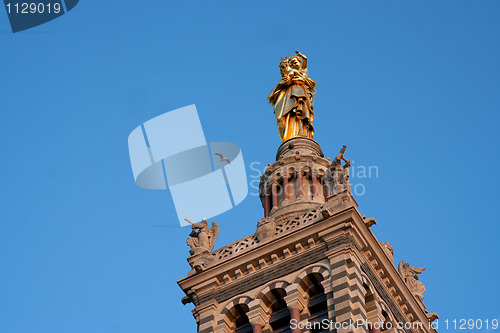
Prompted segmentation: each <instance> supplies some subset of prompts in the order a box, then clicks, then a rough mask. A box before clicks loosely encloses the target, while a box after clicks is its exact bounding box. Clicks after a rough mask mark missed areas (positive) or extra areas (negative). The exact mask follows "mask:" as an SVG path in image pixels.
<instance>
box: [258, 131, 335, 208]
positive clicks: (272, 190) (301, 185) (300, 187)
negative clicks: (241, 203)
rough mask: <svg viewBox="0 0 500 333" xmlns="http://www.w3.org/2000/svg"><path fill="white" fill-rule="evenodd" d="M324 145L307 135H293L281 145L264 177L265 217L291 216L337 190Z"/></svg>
mask: <svg viewBox="0 0 500 333" xmlns="http://www.w3.org/2000/svg"><path fill="white" fill-rule="evenodd" d="M323 156H324V155H323V152H322V151H321V147H320V145H319V144H318V143H317V142H316V141H314V140H312V139H307V138H293V139H290V140H288V141H285V142H283V143H282V144H281V146H279V148H278V151H277V153H276V162H274V163H273V164H270V165H269V167H268V168H267V169H266V171H265V172H264V174H263V175H262V176H261V180H260V184H259V195H260V199H261V202H262V207H263V208H264V217H271V216H273V217H277V216H282V215H284V214H286V215H291V214H293V213H295V212H299V211H304V209H306V208H311V207H316V206H320V205H321V204H323V203H324V202H325V200H326V199H327V198H328V196H330V195H331V194H332V193H333V181H332V180H333V178H332V177H331V175H330V166H331V164H332V163H331V161H330V159H325V158H324V157H323Z"/></svg>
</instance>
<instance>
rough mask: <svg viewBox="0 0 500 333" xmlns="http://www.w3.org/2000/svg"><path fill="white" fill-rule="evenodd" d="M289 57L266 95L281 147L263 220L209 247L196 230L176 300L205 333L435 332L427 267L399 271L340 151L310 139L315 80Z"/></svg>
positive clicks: (262, 188) (210, 233) (265, 187)
mask: <svg viewBox="0 0 500 333" xmlns="http://www.w3.org/2000/svg"><path fill="white" fill-rule="evenodd" d="M296 54H297V55H295V56H293V57H290V58H284V59H283V58H282V61H281V64H280V71H281V75H282V79H281V80H280V81H279V83H278V84H277V85H276V87H275V88H274V89H273V90H272V91H271V94H270V96H269V101H270V103H271V104H272V105H274V112H275V115H276V120H277V125H278V132H279V134H280V137H281V138H282V140H283V142H282V144H281V145H280V146H279V148H278V151H277V154H276V161H275V162H274V163H272V164H270V165H269V166H268V168H267V169H266V170H265V172H264V173H263V175H262V176H261V181H260V185H259V193H260V199H261V201H262V206H263V208H264V217H263V218H262V220H261V221H259V222H258V223H257V230H256V232H255V233H254V234H252V235H249V236H247V237H244V238H242V239H240V240H237V241H235V242H234V243H231V244H228V245H225V246H223V247H221V248H219V249H216V250H213V245H214V242H215V239H216V238H217V234H218V227H217V225H216V224H215V223H212V227H211V228H209V227H208V223H207V222H206V221H202V223H199V224H193V232H192V233H191V235H190V236H191V237H190V238H189V241H188V244H189V245H190V246H191V251H190V254H191V256H190V257H189V258H188V262H189V264H190V265H191V267H192V268H193V269H192V270H191V271H190V272H189V273H188V275H187V276H186V277H184V278H182V279H180V280H179V281H178V284H179V286H180V287H181V288H182V290H183V291H184V292H185V293H186V296H185V297H184V298H183V299H182V301H183V303H185V304H186V303H193V304H194V306H195V307H194V310H193V314H194V317H195V319H196V322H197V324H198V332H203V333H208V332H221V333H222V332H293V333H297V332H339V333H344V332H363V333H364V332H373V333H380V332H408V333H410V332H436V330H435V329H434V328H433V326H432V325H431V322H432V321H433V320H434V319H436V318H437V315H436V313H429V311H428V310H427V308H426V307H425V305H424V303H423V302H422V299H423V296H422V293H423V292H424V291H425V287H424V285H423V284H422V282H420V281H419V280H418V274H420V273H422V271H423V270H424V269H425V268H424V267H412V266H410V264H408V263H403V262H400V263H399V265H398V268H399V269H398V268H396V266H395V264H394V258H393V249H392V246H391V245H390V244H389V243H387V242H379V240H377V238H376V237H375V235H374V234H373V232H372V231H371V229H370V227H371V226H372V225H374V224H376V221H375V219H374V218H365V216H364V215H362V214H361V213H360V212H359V211H358V209H357V206H358V205H357V203H356V200H355V199H354V197H353V196H352V193H351V188H350V185H349V166H350V161H349V160H348V159H347V158H346V157H345V156H344V153H345V151H346V147H345V146H344V147H342V149H341V150H340V153H339V154H338V155H337V156H336V157H335V158H334V160H333V161H330V160H329V159H328V158H324V155H323V152H322V150H321V147H320V146H319V144H318V143H316V142H315V141H314V140H312V135H313V134H314V129H313V126H312V120H313V119H314V113H313V104H314V103H313V100H314V95H315V85H316V82H314V81H313V80H311V79H309V77H308V73H307V58H306V57H305V56H304V55H303V54H301V53H300V52H298V51H297V52H296ZM196 229H198V231H196ZM221 232H223V229H222V230H221Z"/></svg>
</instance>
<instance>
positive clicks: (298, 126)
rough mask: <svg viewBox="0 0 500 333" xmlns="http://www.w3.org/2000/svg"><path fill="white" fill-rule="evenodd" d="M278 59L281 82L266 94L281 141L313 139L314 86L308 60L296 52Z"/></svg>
mask: <svg viewBox="0 0 500 333" xmlns="http://www.w3.org/2000/svg"><path fill="white" fill-rule="evenodd" d="M295 53H296V55H294V56H292V57H290V58H281V63H280V65H279V67H280V73H281V80H280V81H279V82H278V84H276V87H274V89H273V90H271V92H270V93H269V96H268V97H267V101H268V102H269V103H271V105H273V106H274V114H275V116H276V122H277V124H278V133H279V135H280V138H281V140H282V141H283V142H284V141H286V140H289V139H292V138H296V137H302V138H309V139H312V137H313V135H314V127H313V124H312V121H313V119H314V113H313V108H314V96H315V95H316V82H315V81H313V80H311V79H310V78H309V73H308V71H307V57H306V56H305V55H303V54H301V53H300V52H299V51H295Z"/></svg>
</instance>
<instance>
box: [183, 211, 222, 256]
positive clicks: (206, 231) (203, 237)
mask: <svg viewBox="0 0 500 333" xmlns="http://www.w3.org/2000/svg"><path fill="white" fill-rule="evenodd" d="M184 220H185V221H187V222H189V223H191V233H190V234H189V236H190V237H189V238H188V239H187V241H186V242H187V245H188V246H190V247H191V249H190V250H189V253H190V254H191V255H193V254H197V253H201V252H210V251H212V250H213V249H214V245H215V241H216V240H217V236H219V226H218V225H217V223H215V222H212V227H211V228H209V227H208V223H207V220H206V219H205V218H203V219H202V220H201V222H200V223H195V222H193V221H191V220H190V219H188V218H185V219H184Z"/></svg>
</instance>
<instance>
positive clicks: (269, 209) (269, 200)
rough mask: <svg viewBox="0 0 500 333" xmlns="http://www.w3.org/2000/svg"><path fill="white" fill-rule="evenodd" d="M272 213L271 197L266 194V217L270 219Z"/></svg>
mask: <svg viewBox="0 0 500 333" xmlns="http://www.w3.org/2000/svg"><path fill="white" fill-rule="evenodd" d="M270 211H271V196H270V194H269V193H266V207H265V208H264V216H265V217H268V216H269V212H270Z"/></svg>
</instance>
